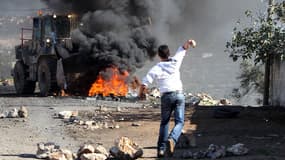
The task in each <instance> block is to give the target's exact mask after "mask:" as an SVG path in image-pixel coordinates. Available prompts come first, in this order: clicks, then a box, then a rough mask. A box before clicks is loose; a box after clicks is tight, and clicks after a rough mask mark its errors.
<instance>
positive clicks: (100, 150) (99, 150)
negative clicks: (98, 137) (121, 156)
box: [95, 145, 109, 157]
mask: <svg viewBox="0 0 285 160" xmlns="http://www.w3.org/2000/svg"><path fill="white" fill-rule="evenodd" d="M95 153H100V154H104V155H105V156H107V157H108V156H109V153H108V151H107V150H106V148H105V147H103V146H102V145H99V146H97V147H96V148H95Z"/></svg>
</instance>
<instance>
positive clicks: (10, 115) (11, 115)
mask: <svg viewBox="0 0 285 160" xmlns="http://www.w3.org/2000/svg"><path fill="white" fill-rule="evenodd" d="M17 117H18V110H17V109H16V108H14V109H13V110H11V111H9V112H8V115H7V118H17Z"/></svg>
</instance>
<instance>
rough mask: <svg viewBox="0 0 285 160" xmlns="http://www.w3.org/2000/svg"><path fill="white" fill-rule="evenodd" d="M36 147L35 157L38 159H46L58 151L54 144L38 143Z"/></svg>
mask: <svg viewBox="0 0 285 160" xmlns="http://www.w3.org/2000/svg"><path fill="white" fill-rule="evenodd" d="M37 146H38V150H37V153H36V157H37V158H39V159H46V158H48V157H49V155H50V154H51V153H53V152H57V151H59V146H57V145H55V144H54V143H38V144H37Z"/></svg>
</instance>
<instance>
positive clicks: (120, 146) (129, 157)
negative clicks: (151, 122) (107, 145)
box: [110, 137, 143, 160]
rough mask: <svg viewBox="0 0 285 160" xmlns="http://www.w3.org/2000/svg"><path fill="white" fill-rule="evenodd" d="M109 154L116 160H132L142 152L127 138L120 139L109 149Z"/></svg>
mask: <svg viewBox="0 0 285 160" xmlns="http://www.w3.org/2000/svg"><path fill="white" fill-rule="evenodd" d="M110 153H111V155H112V156H114V157H115V158H116V159H120V160H134V159H137V158H139V157H141V156H142V155H143V150H142V148H140V147H139V146H138V145H137V144H136V143H135V142H133V141H132V140H131V139H129V138H127V137H121V138H120V139H119V140H118V141H116V142H115V146H114V147H112V148H111V149H110Z"/></svg>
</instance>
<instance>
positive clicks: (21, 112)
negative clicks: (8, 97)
mask: <svg viewBox="0 0 285 160" xmlns="http://www.w3.org/2000/svg"><path fill="white" fill-rule="evenodd" d="M18 116H19V117H20V118H27V117H28V109H27V108H26V107H24V106H22V107H20V109H19V111H18Z"/></svg>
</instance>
